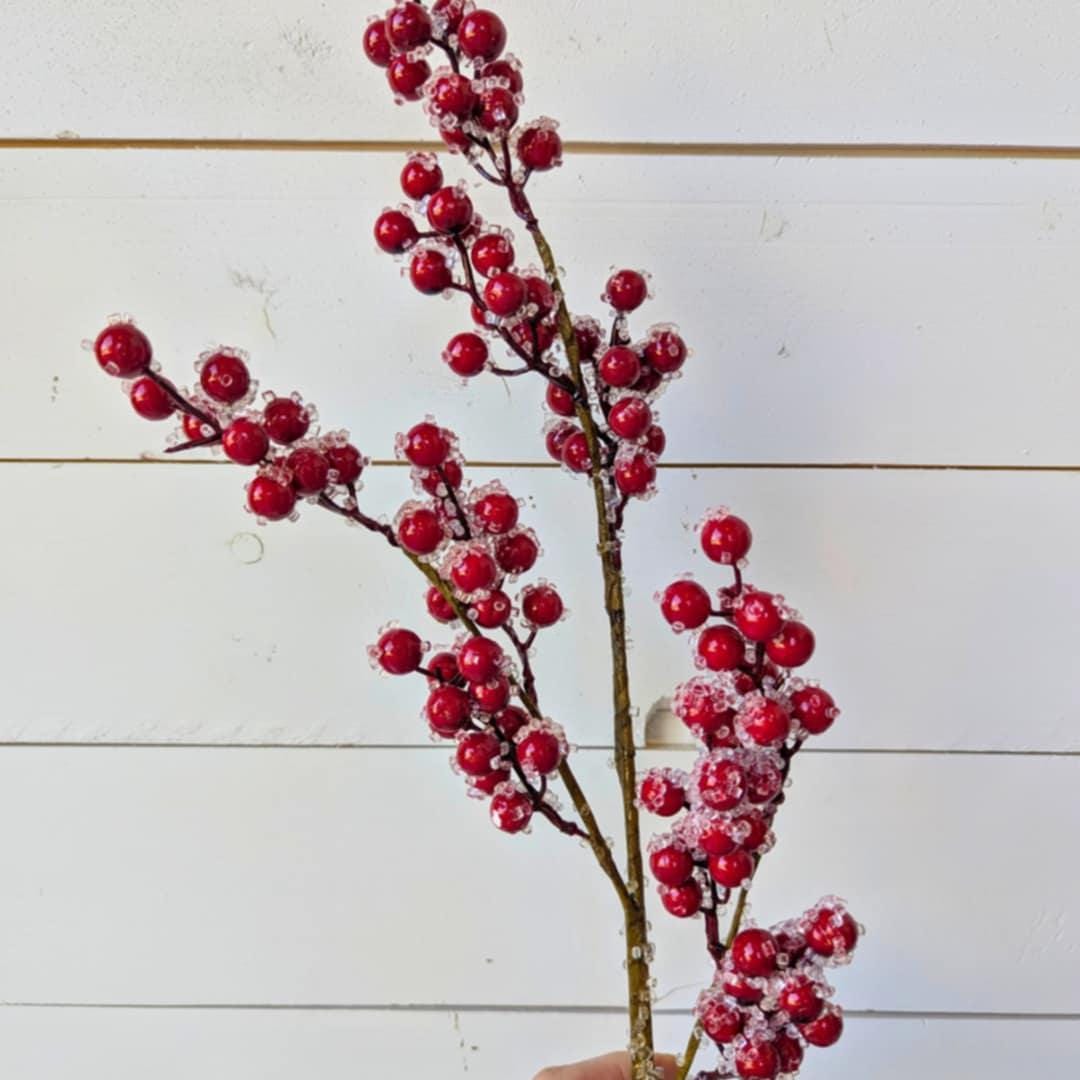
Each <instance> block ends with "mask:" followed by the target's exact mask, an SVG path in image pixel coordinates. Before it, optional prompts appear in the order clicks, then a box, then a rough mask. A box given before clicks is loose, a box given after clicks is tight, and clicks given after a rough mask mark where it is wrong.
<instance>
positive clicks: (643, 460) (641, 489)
mask: <svg viewBox="0 0 1080 1080" xmlns="http://www.w3.org/2000/svg"><path fill="white" fill-rule="evenodd" d="M655 482H656V465H655V464H654V463H653V460H652V458H651V457H650V456H649V455H648V454H646V453H639V454H630V455H628V456H624V457H621V458H620V459H619V460H618V461H617V462H616V463H615V486H616V487H617V488H618V489H619V490H620V491H621V492H622V493H623V494H624V495H644V494H645V492H647V491H648V490H649V489H650V488H651V487H652V486H653V484H654V483H655Z"/></svg>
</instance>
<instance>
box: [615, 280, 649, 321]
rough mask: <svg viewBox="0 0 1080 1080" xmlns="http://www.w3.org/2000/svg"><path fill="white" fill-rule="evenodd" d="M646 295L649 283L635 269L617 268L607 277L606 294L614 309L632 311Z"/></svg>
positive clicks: (643, 300)
mask: <svg viewBox="0 0 1080 1080" xmlns="http://www.w3.org/2000/svg"><path fill="white" fill-rule="evenodd" d="M648 295H649V283H648V282H647V281H646V280H645V278H644V276H643V275H641V274H639V273H638V272H637V271H636V270H619V271H618V272H617V273H614V274H612V275H611V277H610V278H609V279H608V283H607V293H606V296H607V300H608V303H610V304H611V306H612V307H613V308H614V309H615V310H616V311H620V312H626V311H633V310H635V309H636V308H639V307H641V305H642V304H643V303H645V300H646V298H647V297H648Z"/></svg>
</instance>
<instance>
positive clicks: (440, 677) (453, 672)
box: [427, 652, 461, 685]
mask: <svg viewBox="0 0 1080 1080" xmlns="http://www.w3.org/2000/svg"><path fill="white" fill-rule="evenodd" d="M427 669H428V671H429V672H430V673H431V679H432V680H433V681H434V684H435V685H438V684H439V683H452V682H455V681H456V680H457V679H459V678H460V677H461V672H460V671H459V670H458V666H457V657H456V656H455V655H454V654H453V653H452V652H440V653H436V654H435V655H434V656H433V657H432V658H431V659H430V660H429V661H428V665H427Z"/></svg>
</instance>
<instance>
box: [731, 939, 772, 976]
mask: <svg viewBox="0 0 1080 1080" xmlns="http://www.w3.org/2000/svg"><path fill="white" fill-rule="evenodd" d="M731 962H732V964H734V965H735V970H736V971H738V972H739V973H740V974H742V975H749V976H750V977H751V978H762V977H764V976H767V975H771V974H772V973H773V972H774V971H775V970H776V939H775V938H774V937H773V936H772V934H770V933H769V931H768V930H758V929H756V928H754V929H749V930H740V931H739V933H738V934H736V935H735V940H734V941H733V942H732V943H731Z"/></svg>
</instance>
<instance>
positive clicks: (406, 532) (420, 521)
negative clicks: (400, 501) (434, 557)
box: [397, 507, 446, 555]
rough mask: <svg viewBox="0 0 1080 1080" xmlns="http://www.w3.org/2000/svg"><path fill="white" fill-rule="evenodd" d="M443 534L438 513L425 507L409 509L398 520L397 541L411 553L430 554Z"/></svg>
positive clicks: (440, 541) (438, 543)
mask: <svg viewBox="0 0 1080 1080" xmlns="http://www.w3.org/2000/svg"><path fill="white" fill-rule="evenodd" d="M445 535H446V534H445V533H444V532H443V526H442V522H440V521H439V518H438V515H437V514H435V512H434V511H432V510H429V509H427V507H419V508H418V509H416V510H412V511H410V512H409V513H407V514H405V515H404V516H403V517H402V518H401V520H400V521H399V522H398V527H397V538H398V543H400V544H401V546H402V547H403V548H404V549H405V550H406V551H409V552H412V554H413V555H430V554H431V553H432V552H433V551H435V550H436V549H437V548H438V547H439V545H440V544H441V543H442V542H443V539H444V538H445Z"/></svg>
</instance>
